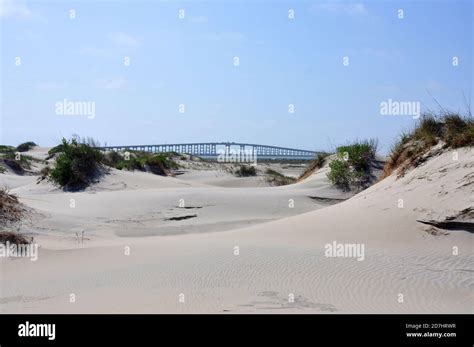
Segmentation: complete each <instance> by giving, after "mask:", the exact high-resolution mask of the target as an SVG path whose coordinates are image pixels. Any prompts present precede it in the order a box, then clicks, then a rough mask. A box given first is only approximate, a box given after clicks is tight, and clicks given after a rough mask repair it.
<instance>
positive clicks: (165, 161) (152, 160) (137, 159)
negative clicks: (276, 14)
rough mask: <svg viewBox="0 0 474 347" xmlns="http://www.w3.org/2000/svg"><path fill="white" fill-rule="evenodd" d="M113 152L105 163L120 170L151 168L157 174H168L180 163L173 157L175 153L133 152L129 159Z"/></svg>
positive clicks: (145, 169) (144, 169)
mask: <svg viewBox="0 0 474 347" xmlns="http://www.w3.org/2000/svg"><path fill="white" fill-rule="evenodd" d="M112 153H114V154H112ZM112 153H110V154H108V155H107V156H106V157H107V159H106V162H105V163H106V165H109V166H112V167H114V168H116V169H118V170H129V171H133V170H139V171H147V170H149V171H150V172H152V173H154V174H156V175H162V176H167V175H168V170H171V169H177V168H179V166H178V164H177V163H176V162H175V161H174V160H173V159H172V156H173V153H160V154H151V153H147V152H131V153H130V155H129V157H128V159H125V157H124V156H122V155H120V154H118V153H116V152H112Z"/></svg>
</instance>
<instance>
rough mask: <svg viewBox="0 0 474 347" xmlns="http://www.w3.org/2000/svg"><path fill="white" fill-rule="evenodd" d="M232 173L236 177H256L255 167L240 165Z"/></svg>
mask: <svg viewBox="0 0 474 347" xmlns="http://www.w3.org/2000/svg"><path fill="white" fill-rule="evenodd" d="M234 173H235V175H236V176H238V177H249V176H256V175H257V170H256V169H255V166H249V165H241V166H240V167H239V168H238V169H237V170H236V171H235V172H234Z"/></svg>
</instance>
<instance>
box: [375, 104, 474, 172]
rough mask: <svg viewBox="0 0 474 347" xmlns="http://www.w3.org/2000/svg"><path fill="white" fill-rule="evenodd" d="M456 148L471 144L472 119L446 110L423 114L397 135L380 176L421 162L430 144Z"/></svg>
mask: <svg viewBox="0 0 474 347" xmlns="http://www.w3.org/2000/svg"><path fill="white" fill-rule="evenodd" d="M438 144H440V145H441V147H442V148H451V149H456V148H460V147H466V146H474V119H473V118H472V116H471V115H468V116H461V115H460V114H457V113H450V112H446V113H443V114H441V115H439V116H436V115H433V114H425V115H423V116H422V117H421V119H420V121H419V122H418V123H417V124H416V126H415V128H414V129H413V130H412V131H410V132H404V133H402V134H401V135H400V137H399V139H398V141H397V142H396V143H395V144H394V145H393V146H392V148H391V151H390V155H389V158H388V160H387V163H386V165H385V167H384V173H383V176H382V178H385V177H387V176H390V175H391V174H392V173H393V172H394V171H397V175H398V176H399V177H401V176H403V175H404V174H405V172H406V171H407V170H408V169H409V168H411V167H416V166H418V165H419V164H420V163H422V162H423V161H424V160H425V159H426V158H425V154H426V153H427V152H428V151H429V150H430V149H432V148H433V147H434V146H436V145H438Z"/></svg>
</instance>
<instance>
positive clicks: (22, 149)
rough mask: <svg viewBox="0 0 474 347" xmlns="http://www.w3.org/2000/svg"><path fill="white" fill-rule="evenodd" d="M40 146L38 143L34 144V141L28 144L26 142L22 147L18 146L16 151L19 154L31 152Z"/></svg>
mask: <svg viewBox="0 0 474 347" xmlns="http://www.w3.org/2000/svg"><path fill="white" fill-rule="evenodd" d="M36 146H38V145H37V144H36V143H34V142H32V141H28V142H24V143H22V144H20V145H18V146H17V147H16V151H17V152H27V151H29V150H30V149H32V148H33V147H36Z"/></svg>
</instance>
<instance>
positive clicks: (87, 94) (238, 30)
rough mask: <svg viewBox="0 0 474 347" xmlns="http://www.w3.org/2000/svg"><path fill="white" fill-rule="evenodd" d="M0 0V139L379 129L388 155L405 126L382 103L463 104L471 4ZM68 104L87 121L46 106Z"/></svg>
mask: <svg viewBox="0 0 474 347" xmlns="http://www.w3.org/2000/svg"><path fill="white" fill-rule="evenodd" d="M0 3H1V4H2V8H1V12H0V21H1V54H0V58H1V62H0V66H1V71H0V72H1V74H0V76H1V77H0V78H1V82H2V85H1V91H2V93H1V97H2V100H1V138H0V143H3V144H11V145H16V144H18V143H21V142H24V141H28V140H33V141H35V142H36V143H38V144H40V145H43V146H52V145H55V144H57V143H58V142H59V141H60V139H61V137H63V136H65V137H70V136H71V135H72V134H79V135H81V136H91V137H94V138H96V139H97V140H99V141H100V142H101V143H103V144H104V143H107V144H109V145H128V144H158V143H182V142H198V141H199V142H201V141H202V142H212V141H235V142H249V143H259V144H269V145H279V146H287V147H295V148H303V149H311V150H331V149H333V148H334V146H337V145H340V144H345V143H347V142H349V141H351V140H354V139H357V138H359V139H361V138H368V137H376V138H378V139H379V141H380V145H381V147H382V151H383V152H384V151H386V150H387V149H388V148H389V147H390V145H391V144H392V143H393V141H394V140H395V138H396V137H397V135H398V134H399V133H400V131H402V130H403V129H409V128H410V127H412V126H413V124H414V123H415V120H414V119H413V117H411V116H407V115H405V116H395V115H391V116H383V115H381V114H380V103H381V102H383V101H386V100H388V99H392V100H398V101H410V102H412V101H413V102H420V103H421V107H422V110H423V109H427V108H432V109H436V103H435V102H434V101H433V99H432V96H433V97H434V98H436V99H437V100H438V102H439V103H440V104H442V105H443V107H445V108H449V109H453V110H464V109H465V102H464V96H463V94H464V95H465V97H466V98H467V100H468V102H469V101H470V100H471V99H472V89H473V73H472V71H473V69H472V52H473V51H472V47H473V27H472V22H473V18H472V17H473V5H472V4H471V2H468V1H436V2H430V1H402V2H395V1H368V2H348V1H329V2H326V1H324V2H323V1H313V2H311V1H288V2H284V1H276V2H270V1H231V2H223V1H193V2H175V1H169V2H158V1H125V0H121V1H82V2H68V1H40V0H36V1H30V2H19V1H11V0H0ZM71 9H74V10H75V14H76V17H75V18H74V19H71V18H70V12H69V11H70V10H71ZM181 9H184V11H185V12H184V18H183V19H180V18H179V11H180V10H181ZM289 9H293V10H294V14H295V16H294V19H290V18H288V11H289ZM399 9H402V10H403V12H404V13H403V14H404V18H403V19H399V18H398V10H399ZM16 57H20V58H21V65H19V66H17V65H16V64H15V58H16ZM124 57H129V58H130V66H126V65H124V63H123V62H124ZM234 57H238V58H239V63H240V64H239V66H234ZM343 57H348V58H349V65H347V66H344V64H343ZM453 57H458V59H459V65H458V66H453V64H452V58H453ZM431 95H432V96H431ZM63 99H67V100H70V101H81V102H83V101H88V102H95V108H96V114H95V117H94V118H93V119H90V118H88V117H85V116H81V115H75V116H70V115H69V116H67V115H66V116H65V115H58V114H56V113H55V103H56V102H58V101H62V100H63ZM180 104H184V105H185V112H184V113H180V112H179V105H180ZM289 104H293V105H294V109H295V112H294V113H293V114H291V113H289V112H288V105H289Z"/></svg>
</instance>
